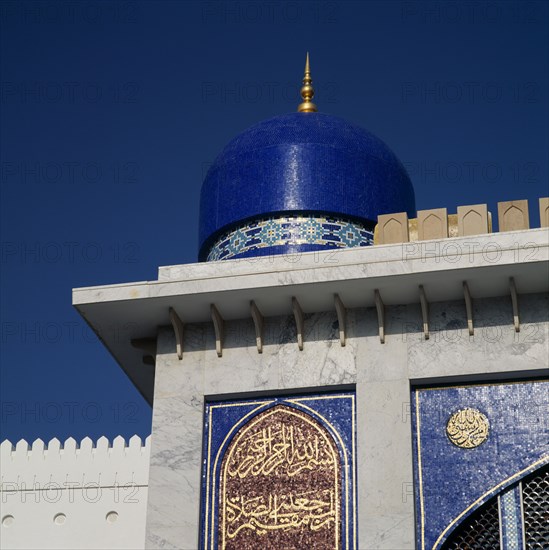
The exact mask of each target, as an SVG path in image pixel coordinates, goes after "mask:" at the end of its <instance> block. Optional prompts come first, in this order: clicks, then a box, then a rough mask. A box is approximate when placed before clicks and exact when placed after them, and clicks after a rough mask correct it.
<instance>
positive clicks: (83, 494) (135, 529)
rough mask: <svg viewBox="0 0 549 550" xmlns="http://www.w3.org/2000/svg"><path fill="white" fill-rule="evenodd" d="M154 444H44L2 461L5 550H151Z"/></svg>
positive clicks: (7, 446) (16, 450) (4, 454)
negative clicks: (149, 495) (149, 512)
mask: <svg viewBox="0 0 549 550" xmlns="http://www.w3.org/2000/svg"><path fill="white" fill-rule="evenodd" d="M149 458H150V437H148V438H147V439H146V440H145V443H144V444H142V441H141V439H140V438H139V437H138V436H134V437H132V438H131V439H130V440H129V442H128V443H126V441H125V440H124V438H122V437H120V436H119V437H117V438H116V439H114V441H113V443H112V445H110V444H109V440H108V439H107V438H106V437H102V438H100V439H99V440H98V441H97V444H96V445H95V446H94V445H93V442H92V440H91V439H90V438H88V437H86V438H84V439H83V440H82V441H81V442H80V445H77V443H76V441H75V440H74V439H73V438H69V439H67V440H66V441H65V443H64V444H63V445H61V443H60V441H59V440H58V439H52V440H51V441H50V442H49V443H48V444H47V446H46V445H45V444H44V442H43V441H42V440H41V439H37V440H36V441H34V443H33V444H32V445H31V446H29V444H28V443H27V442H26V441H25V440H21V441H19V442H18V443H17V445H16V446H15V447H14V446H13V445H12V443H11V442H10V441H8V440H6V441H3V442H2V445H1V454H0V460H1V462H0V472H1V484H0V496H1V502H0V516H1V522H2V525H1V526H0V548H2V549H5V550H8V549H26V550H30V549H46V548H51V549H64V548H71V549H73V548H93V549H103V548H105V549H113V550H114V549H119V548H131V549H139V548H144V545H145V524H146V511H147V493H148V477H149Z"/></svg>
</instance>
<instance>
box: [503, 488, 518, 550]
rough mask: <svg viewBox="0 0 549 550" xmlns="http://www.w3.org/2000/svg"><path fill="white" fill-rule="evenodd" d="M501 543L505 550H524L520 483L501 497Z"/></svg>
mask: <svg viewBox="0 0 549 550" xmlns="http://www.w3.org/2000/svg"><path fill="white" fill-rule="evenodd" d="M499 513H500V517H501V541H502V547H503V548H505V550H523V548H524V546H523V538H524V536H523V532H522V531H523V530H522V506H521V486H520V483H519V484H516V485H513V486H512V487H510V488H508V489H507V490H505V491H504V492H503V493H502V494H500V495H499Z"/></svg>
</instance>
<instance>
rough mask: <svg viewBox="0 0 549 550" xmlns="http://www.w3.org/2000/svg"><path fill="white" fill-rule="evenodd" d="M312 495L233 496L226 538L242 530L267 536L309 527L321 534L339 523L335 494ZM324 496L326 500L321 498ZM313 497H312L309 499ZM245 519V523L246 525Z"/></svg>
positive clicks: (229, 504) (229, 507)
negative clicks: (333, 523)
mask: <svg viewBox="0 0 549 550" xmlns="http://www.w3.org/2000/svg"><path fill="white" fill-rule="evenodd" d="M321 493H322V495H319V494H318V491H314V492H312V493H309V494H307V495H306V494H299V495H294V494H292V493H289V494H288V495H274V496H273V495H269V496H268V498H266V497H264V496H258V497H250V498H248V499H246V498H245V497H240V496H236V497H232V498H230V499H229V500H228V502H227V524H228V525H227V536H228V537H229V538H231V539H232V538H234V537H236V536H237V535H238V533H239V532H240V531H241V530H243V529H251V530H253V531H257V533H258V534H259V535H264V534H266V533H267V531H273V530H276V529H284V530H288V529H292V528H298V527H301V526H303V527H308V528H309V529H311V531H318V530H319V529H322V528H324V527H328V526H329V525H330V522H335V520H336V510H335V502H334V492H333V491H322V492H321ZM320 496H323V497H324V500H322V499H320V498H319V497H320ZM309 497H311V498H309ZM242 520H245V521H244V522H243V521H242Z"/></svg>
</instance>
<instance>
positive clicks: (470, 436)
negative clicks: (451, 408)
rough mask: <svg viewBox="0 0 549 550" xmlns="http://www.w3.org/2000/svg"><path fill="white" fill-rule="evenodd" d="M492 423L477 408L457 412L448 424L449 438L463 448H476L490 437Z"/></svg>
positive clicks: (447, 432)
mask: <svg viewBox="0 0 549 550" xmlns="http://www.w3.org/2000/svg"><path fill="white" fill-rule="evenodd" d="M489 429H490V424H489V422H488V419H487V418H486V416H485V415H484V414H482V413H481V412H480V411H477V410H476V409H470V408H467V409H461V410H459V411H457V412H455V413H454V414H453V415H452V416H451V417H450V419H449V420H448V423H447V424H446V434H447V435H448V439H450V441H451V442H452V443H453V444H454V445H456V446H457V447H461V448H462V449H474V448H475V447H478V446H479V445H480V444H482V443H484V442H485V441H486V440H487V439H488V432H489Z"/></svg>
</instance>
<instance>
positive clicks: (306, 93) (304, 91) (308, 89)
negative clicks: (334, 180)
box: [297, 52, 317, 113]
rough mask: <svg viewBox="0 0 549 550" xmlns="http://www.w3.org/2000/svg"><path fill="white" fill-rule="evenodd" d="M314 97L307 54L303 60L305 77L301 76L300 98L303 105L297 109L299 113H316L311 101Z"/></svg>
mask: <svg viewBox="0 0 549 550" xmlns="http://www.w3.org/2000/svg"><path fill="white" fill-rule="evenodd" d="M314 95H315V91H314V88H313V79H312V78H311V69H310V67H309V52H307V57H306V59H305V75H304V76H303V86H302V87H301V97H302V98H303V103H300V104H299V105H298V107H297V111H298V112H299V113H316V111H317V108H316V105H315V104H314V103H313V102H312V101H311V100H312V99H313V97H314Z"/></svg>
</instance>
